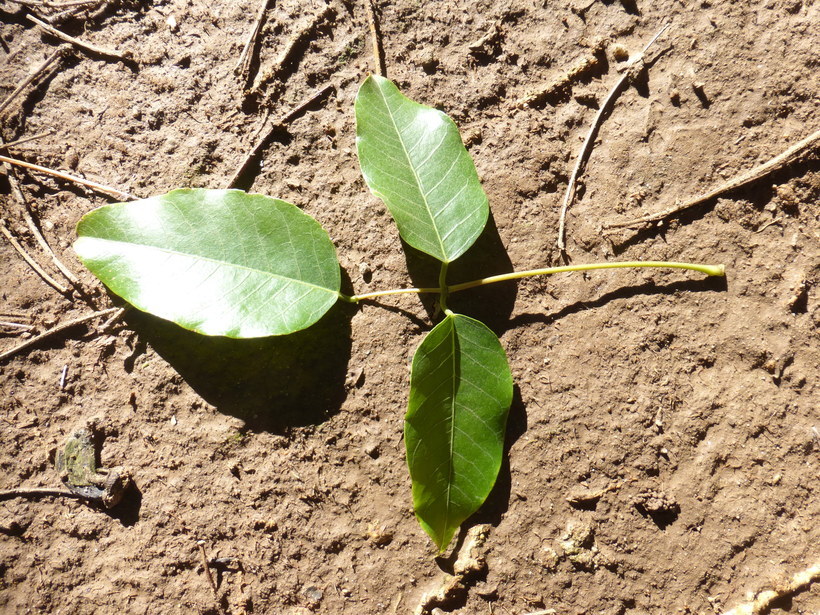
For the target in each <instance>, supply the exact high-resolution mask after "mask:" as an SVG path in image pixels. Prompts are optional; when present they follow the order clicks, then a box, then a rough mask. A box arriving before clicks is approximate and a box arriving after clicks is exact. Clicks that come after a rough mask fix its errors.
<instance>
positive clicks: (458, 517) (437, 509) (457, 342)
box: [404, 314, 513, 551]
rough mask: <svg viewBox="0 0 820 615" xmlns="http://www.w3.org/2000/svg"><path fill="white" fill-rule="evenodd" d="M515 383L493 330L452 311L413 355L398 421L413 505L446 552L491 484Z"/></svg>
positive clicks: (435, 540) (495, 474)
mask: <svg viewBox="0 0 820 615" xmlns="http://www.w3.org/2000/svg"><path fill="white" fill-rule="evenodd" d="M512 396H513V381H512V375H511V374H510V368H509V365H508V364H507V356H506V354H505V353H504V349H503V348H502V347H501V344H500V343H499V341H498V338H497V337H496V335H495V334H494V333H493V332H492V331H490V329H488V328H487V326H486V325H484V324H482V323H481V322H479V321H477V320H474V319H472V318H468V317H467V316H461V315H459V314H451V315H449V316H447V317H446V318H445V319H444V320H443V321H442V322H441V323H439V324H438V325H437V326H436V327H435V328H434V329H433V330H432V331H431V332H430V333H429V334H428V335H427V337H426V338H425V339H424V341H422V343H421V345H420V346H419V348H418V350H416V354H415V356H414V357H413V367H412V372H411V376H410V402H409V408H408V411H407V416H406V417H405V423H404V440H405V445H406V447H407V464H408V466H409V467H410V476H411V478H412V481H413V506H414V508H415V511H416V518H417V519H418V521H419V523H420V524H421V526H422V528H423V529H424V531H425V532H427V533H428V534H429V535H430V537H431V538H432V539H433V541H434V542H435V543H436V545H438V547H439V550H440V551H444V549H446V548H447V545H448V544H449V543H450V540H451V539H452V538H453V534H455V531H456V530H457V529H458V527H459V526H460V525H461V524H462V522H464V520H466V519H467V518H468V517H469V516H470V515H472V514H473V513H474V512H475V511H476V510H478V507H479V506H481V504H483V503H484V500H485V499H487V496H488V495H489V494H490V490H491V489H492V487H493V484H495V479H496V477H497V475H498V470H499V468H500V467H501V459H502V454H503V449H504V432H505V428H506V424H507V413H508V412H509V409H510V404H511V403H512Z"/></svg>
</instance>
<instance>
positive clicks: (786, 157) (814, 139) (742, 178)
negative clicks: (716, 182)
mask: <svg viewBox="0 0 820 615" xmlns="http://www.w3.org/2000/svg"><path fill="white" fill-rule="evenodd" d="M818 142H820V130H818V131H816V132H814V133H813V134H811V135H809V136H808V137H806V138H805V139H803V140H802V141H800V142H799V143H796V144H795V145H792V146H791V147H790V148H789V149H787V150H786V151H785V152H783V153H782V154H779V155H778V156H775V157H774V158H772V159H771V160H769V161H768V162H764V163H763V164H761V165H760V166H757V167H755V168H754V169H751V170H750V171H747V172H745V173H741V174H740V175H736V176H735V177H733V178H732V179H730V180H729V181H727V182H726V183H724V184H721V185H720V186H718V187H717V188H715V189H714V190H710V191H709V192H707V193H706V194H702V195H700V196H699V197H696V198H694V199H691V200H689V201H686V202H685V203H683V204H678V205H675V206H674V207H670V208H669V209H664V210H663V211H660V212H658V213H654V214H649V215H647V216H641V217H640V218H634V219H632V220H627V221H625V222H611V223H609V224H604V226H603V228H604V229H615V228H629V227H633V226H644V225H646V224H651V223H652V222H659V221H661V220H665V219H667V218H672V217H675V216H678V215H680V214H682V213H683V212H685V211H687V210H689V209H692V208H694V207H697V206H698V205H702V204H703V203H706V202H708V201H711V200H713V199H716V198H718V197H719V196H721V195H722V194H725V193H726V192H731V191H733V190H737V189H738V188H742V187H744V186H748V185H749V184H751V183H754V182H756V181H758V180H759V179H762V178H764V177H766V176H767V175H771V174H772V173H775V172H776V171H779V170H780V169H782V168H783V167H786V166H788V165H790V164H791V163H793V162H795V161H797V160H798V159H799V158H801V157H802V156H803V154H804V153H805V152H806V151H807V150H809V149H811V148H812V147H813V146H814V145H815V144H817V143H818Z"/></svg>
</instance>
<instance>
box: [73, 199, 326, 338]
mask: <svg viewBox="0 0 820 615" xmlns="http://www.w3.org/2000/svg"><path fill="white" fill-rule="evenodd" d="M77 234H78V235H79V238H78V239H77V241H76V242H75V243H74V250H75V251H76V252H77V254H78V255H79V257H80V259H81V260H82V261H83V264H85V266H86V267H88V268H89V269H90V270H91V272H92V273H93V274H94V275H96V276H97V277H98V278H100V280H102V282H103V283H104V284H105V285H106V286H107V287H108V288H110V289H111V290H112V291H113V292H114V293H116V294H118V295H120V296H121V297H122V298H123V299H125V300H126V301H128V302H129V303H130V304H131V305H133V306H135V307H137V308H139V309H140V310H143V311H146V312H150V313H152V314H155V315H156V316H160V317H161V318H165V319H167V320H171V321H173V322H175V323H177V324H178V325H180V326H182V327H184V328H186V329H191V330H193V331H196V332H198V333H204V334H207V335H224V336H228V337H235V338H244V337H264V336H269V335H281V334H285V333H292V332H293V331H298V330H300V329H304V328H305V327H308V326H310V325H311V324H313V323H314V322H316V321H317V320H319V318H321V316H322V315H323V314H324V313H325V312H327V310H328V309H330V307H331V306H332V305H333V304H334V303H335V301H336V300H337V299H338V298H339V286H340V272H339V262H338V260H337V258H336V250H335V248H334V246H333V243H332V242H331V241H330V238H329V237H328V235H327V233H326V232H325V231H324V229H322V227H321V226H319V223H318V222H316V221H315V220H314V219H313V218H311V217H310V216H308V215H307V214H305V213H303V212H302V211H301V210H299V209H298V208H297V207H295V206H294V205H291V204H290V203H286V202H285V201H280V200H277V199H272V198H269V197H266V196H262V195H256V194H254V195H250V194H246V193H245V192H242V191H240V190H199V189H198V190H188V189H185V190H174V191H173V192H169V193H168V194H165V195H162V196H156V197H152V198H149V199H143V200H139V201H132V202H129V203H117V204H114V205H106V206H105V207H101V208H99V209H96V210H94V211H92V212H90V213H89V214H87V215H85V216H84V217H83V218H82V220H80V223H79V225H78V226H77Z"/></svg>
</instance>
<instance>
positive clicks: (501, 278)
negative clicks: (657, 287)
mask: <svg viewBox="0 0 820 615" xmlns="http://www.w3.org/2000/svg"><path fill="white" fill-rule="evenodd" d="M640 267H655V268H662V269H689V270H691V271H698V272H700V273H704V274H706V275H709V276H721V277H722V276H725V275H726V268H725V267H724V265H701V264H698V263H675V262H668V261H625V262H620V263H591V264H588V265H566V266H563V267H548V268H546V269H529V270H527V271H513V272H512V273H502V274H501V275H494V276H490V277H489V278H481V279H480V280H473V281H472V282H463V283H461V284H454V285H453V286H447V285H446V284H445V278H446V275H447V267H446V265H445V266H442V272H441V274H440V277H439V283H440V284H441V287H440V288H397V289H394V290H380V291H376V292H372V293H365V294H362V295H353V296H352V297H348V296H346V295H340V296H341V298H342V299H343V300H344V301H349V302H350V303H358V302H359V301H363V300H365V299H375V298H377V297H384V296H386V295H402V294H408V293H415V294H421V293H441V294H442V295H447V294H449V293H455V292H458V291H460V290H467V289H468V288H475V287H476V286H486V285H487V284H494V283H496V282H506V281H508V280H518V279H520V278H530V277H533V276H537V275H550V274H553V273H569V272H572V271H592V270H594V269H626V268H640ZM441 306H442V310H446V306H445V305H444V301H442V304H441Z"/></svg>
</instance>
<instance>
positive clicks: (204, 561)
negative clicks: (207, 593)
mask: <svg viewBox="0 0 820 615" xmlns="http://www.w3.org/2000/svg"><path fill="white" fill-rule="evenodd" d="M196 544H197V546H198V547H199V552H200V553H201V554H202V565H203V566H205V576H207V577H208V583H209V584H210V586H211V589H212V590H213V592H214V598H215V599H216V606H217V608H218V609H219V612H220V613H221V612H222V603H221V602H220V600H219V590H218V589H217V588H216V582H215V581H214V575H213V574H211V566H210V564H209V563H208V554H207V553H206V552H205V541H204V540H197V541H196Z"/></svg>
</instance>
